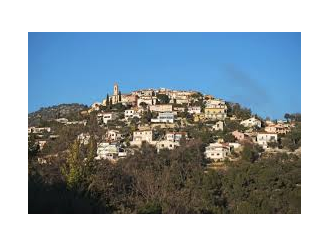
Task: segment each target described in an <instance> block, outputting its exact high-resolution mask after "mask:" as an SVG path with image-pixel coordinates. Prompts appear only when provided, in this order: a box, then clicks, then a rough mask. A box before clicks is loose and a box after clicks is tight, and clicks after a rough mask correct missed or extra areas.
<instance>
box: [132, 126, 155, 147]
mask: <svg viewBox="0 0 330 247" xmlns="http://www.w3.org/2000/svg"><path fill="white" fill-rule="evenodd" d="M144 141H145V142H148V143H150V144H153V132H152V130H142V131H139V130H138V131H134V132H133V141H131V142H130V144H131V145H132V146H141V145H142V142H144Z"/></svg>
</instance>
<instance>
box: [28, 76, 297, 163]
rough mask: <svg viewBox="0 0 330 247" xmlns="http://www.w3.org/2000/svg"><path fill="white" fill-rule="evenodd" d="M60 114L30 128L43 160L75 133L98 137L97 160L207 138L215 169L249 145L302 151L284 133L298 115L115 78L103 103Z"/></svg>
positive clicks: (81, 139)
mask: <svg viewBox="0 0 330 247" xmlns="http://www.w3.org/2000/svg"><path fill="white" fill-rule="evenodd" d="M57 117H58V118H55V119H50V120H49V119H48V120H47V121H42V123H41V124H39V126H29V128H28V134H29V151H30V149H31V150H38V155H37V157H38V163H40V164H47V163H51V162H52V159H54V158H56V157H58V156H59V154H60V153H61V152H62V153H63V152H64V153H65V152H66V151H67V148H68V147H69V144H64V142H65V141H66V142H67V141H68V140H65V141H64V139H65V138H66V137H68V136H72V135H75V137H74V139H75V142H76V143H77V145H79V146H88V145H89V144H90V143H91V141H93V142H94V149H95V152H94V155H93V156H95V157H94V159H95V160H107V161H110V162H111V163H114V164H115V163H116V162H117V161H118V160H119V159H123V158H126V157H128V156H130V155H134V153H136V152H138V151H139V149H140V148H141V147H142V146H143V145H151V146H153V147H154V148H155V149H156V150H157V152H161V150H173V149H175V148H177V147H179V146H180V145H181V144H182V143H184V142H187V141H189V140H193V139H196V138H199V139H201V140H202V141H203V142H204V148H203V154H204V157H205V160H206V163H207V165H208V166H209V167H215V168H217V167H221V166H223V165H224V164H225V161H228V160H237V159H238V158H240V156H241V155H244V148H245V147H253V150H255V153H256V155H257V156H260V155H262V154H266V153H271V152H295V153H297V152H298V153H299V152H300V148H299V146H300V144H299V145H298V143H296V140H294V138H293V137H292V136H290V138H286V136H287V135H288V133H290V132H291V131H292V130H293V129H295V128H296V127H297V124H298V125H300V116H299V115H297V114H295V115H294V114H293V115H290V114H286V116H285V117H286V120H275V121H271V120H270V119H262V118H260V117H258V116H257V115H253V114H252V113H251V110H249V109H246V108H243V107H241V106H240V105H239V104H235V103H229V102H226V101H224V100H223V99H218V98H215V97H213V96H212V95H204V94H202V93H200V92H197V91H180V90H170V89H165V88H160V89H140V90H136V91H133V92H131V93H128V94H122V93H121V91H120V89H119V85H118V84H117V83H115V84H114V86H113V93H112V95H108V94H107V96H106V97H105V99H103V100H102V101H101V102H95V103H93V104H92V105H91V106H90V107H88V108H86V109H84V110H82V111H80V112H78V113H76V115H73V116H72V114H71V117H70V118H71V119H69V118H66V117H61V116H60V114H58V115H57ZM63 128H67V130H66V131H65V129H63ZM70 141H71V140H69V142H70ZM295 144H296V145H295ZM56 145H57V146H56ZM58 146H62V147H58Z"/></svg>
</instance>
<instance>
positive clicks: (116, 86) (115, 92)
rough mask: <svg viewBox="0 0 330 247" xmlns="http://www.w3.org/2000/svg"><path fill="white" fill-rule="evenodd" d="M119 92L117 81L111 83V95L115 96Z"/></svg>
mask: <svg viewBox="0 0 330 247" xmlns="http://www.w3.org/2000/svg"><path fill="white" fill-rule="evenodd" d="M118 94H119V88H118V84H117V82H115V84H114V85H113V95H114V96H117V95H118Z"/></svg>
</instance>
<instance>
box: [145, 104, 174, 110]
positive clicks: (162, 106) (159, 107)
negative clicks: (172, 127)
mask: <svg viewBox="0 0 330 247" xmlns="http://www.w3.org/2000/svg"><path fill="white" fill-rule="evenodd" d="M149 110H150V111H151V112H171V111H172V110H173V108H172V105H171V104H160V105H150V106H149Z"/></svg>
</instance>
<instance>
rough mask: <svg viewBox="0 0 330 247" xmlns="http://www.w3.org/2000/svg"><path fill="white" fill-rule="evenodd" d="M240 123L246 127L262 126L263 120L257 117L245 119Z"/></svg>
mask: <svg viewBox="0 0 330 247" xmlns="http://www.w3.org/2000/svg"><path fill="white" fill-rule="evenodd" d="M240 124H241V125H243V126H244V127H246V128H251V127H259V128H261V121H260V120H259V119H256V118H255V117H252V118H249V119H246V120H243V121H242V122H241V123H240Z"/></svg>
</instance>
